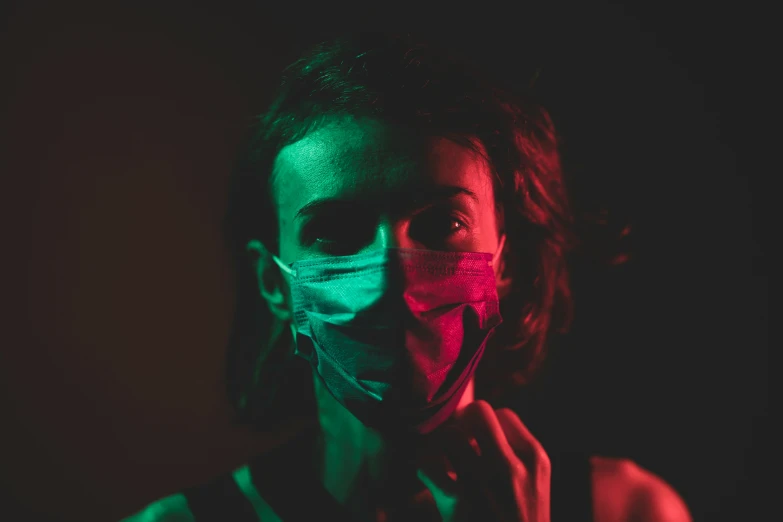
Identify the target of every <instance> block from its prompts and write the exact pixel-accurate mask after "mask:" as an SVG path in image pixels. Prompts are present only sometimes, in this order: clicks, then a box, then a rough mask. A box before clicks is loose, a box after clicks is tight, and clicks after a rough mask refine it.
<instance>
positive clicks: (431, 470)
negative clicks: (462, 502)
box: [419, 455, 458, 496]
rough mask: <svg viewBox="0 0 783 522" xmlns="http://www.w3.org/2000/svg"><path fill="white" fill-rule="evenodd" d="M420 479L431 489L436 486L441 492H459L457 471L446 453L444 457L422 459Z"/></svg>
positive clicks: (452, 493) (452, 494) (455, 493)
mask: <svg viewBox="0 0 783 522" xmlns="http://www.w3.org/2000/svg"><path fill="white" fill-rule="evenodd" d="M419 479H420V480H421V481H422V482H424V484H425V485H426V486H427V488H428V489H429V490H430V491H433V487H435V488H436V489H437V490H438V491H439V492H440V493H441V494H446V495H448V496H456V495H457V493H458V487H457V480H456V472H455V471H454V468H453V467H452V465H451V463H450V462H448V460H447V458H446V456H445V455H443V457H442V458H426V459H422V461H421V462H420V464H419Z"/></svg>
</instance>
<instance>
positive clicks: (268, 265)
mask: <svg viewBox="0 0 783 522" xmlns="http://www.w3.org/2000/svg"><path fill="white" fill-rule="evenodd" d="M245 248H246V250H247V252H248V254H249V255H250V256H251V258H252V259H251V262H252V263H253V267H254V269H255V273H256V281H257V284H258V291H259V293H260V294H261V297H262V298H263V299H264V301H266V304H267V306H268V307H269V310H270V311H271V312H272V315H274V316H275V317H276V318H277V319H279V320H281V321H290V320H291V318H292V314H291V307H290V306H288V297H287V296H288V291H287V290H288V288H287V285H286V281H285V278H284V276H283V273H282V272H281V270H280V267H278V266H277V263H275V261H274V259H273V256H272V253H271V252H270V251H269V250H268V249H267V248H266V247H265V246H264V245H263V244H262V243H261V242H260V241H258V240H256V239H252V240H250V241H248V243H247V246H246V247H245Z"/></svg>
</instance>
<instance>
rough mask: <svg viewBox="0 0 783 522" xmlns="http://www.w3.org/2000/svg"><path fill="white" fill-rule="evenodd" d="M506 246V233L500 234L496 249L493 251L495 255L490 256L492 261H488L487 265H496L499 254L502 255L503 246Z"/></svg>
mask: <svg viewBox="0 0 783 522" xmlns="http://www.w3.org/2000/svg"><path fill="white" fill-rule="evenodd" d="M505 246H506V234H503V235H502V236H500V241H499V242H498V249H497V250H496V251H495V255H493V256H492V261H490V262H489V266H491V267H496V266H497V262H498V260H499V259H500V256H501V255H503V247H505Z"/></svg>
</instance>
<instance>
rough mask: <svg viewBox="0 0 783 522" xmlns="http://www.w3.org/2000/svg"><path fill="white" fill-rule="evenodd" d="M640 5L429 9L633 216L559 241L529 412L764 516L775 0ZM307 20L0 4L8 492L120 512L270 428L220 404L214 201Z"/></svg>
mask: <svg viewBox="0 0 783 522" xmlns="http://www.w3.org/2000/svg"><path fill="white" fill-rule="evenodd" d="M126 5H128V6H130V5H131V4H126ZM166 5H168V6H173V4H166ZM656 5H657V7H656V8H655V9H652V8H648V9H638V8H629V7H620V6H618V5H610V4H596V6H595V7H594V8H592V10H588V9H586V8H582V9H580V10H578V11H561V12H558V13H554V12H544V11H543V10H541V9H536V10H533V9H529V8H526V7H524V4H521V5H520V6H517V7H516V9H518V11H517V12H514V13H511V12H504V11H498V10H489V8H487V9H482V6H473V7H472V11H470V12H465V13H464V15H463V16H461V17H460V18H461V20H462V22H461V23H459V24H457V23H455V22H449V23H446V22H445V18H444V16H445V14H450V13H445V14H442V16H439V17H436V18H434V19H436V20H438V23H437V24H434V25H433V27H435V26H437V27H449V29H438V30H434V31H431V32H432V33H433V36H434V38H435V39H437V40H441V41H443V42H445V43H449V44H451V45H452V46H453V47H454V48H455V49H457V50H458V51H460V52H463V53H465V54H466V55H468V56H470V57H472V58H473V59H475V60H476V61H480V62H482V63H484V64H485V66H486V67H487V68H488V69H490V70H491V71H494V73H495V74H497V75H498V76H499V77H500V78H502V79H504V80H505V81H506V82H508V83H509V84H511V85H524V84H525V83H526V82H527V81H528V80H529V79H530V78H531V77H532V75H533V74H534V72H535V71H536V70H539V71H540V73H539V76H538V79H537V81H536V84H535V91H536V92H537V93H538V95H539V96H540V98H541V100H542V101H543V102H544V103H545V105H547V107H548V108H549V110H550V112H551V114H552V116H553V118H554V121H555V124H556V125H557V127H558V129H559V133H560V134H561V136H562V140H563V141H562V145H563V149H562V151H563V156H564V161H565V165H566V168H567V173H568V176H569V180H570V189H571V192H572V195H573V198H574V200H575V203H576V204H577V206H578V207H579V208H580V209H581V208H584V209H589V208H598V207H601V208H607V209H608V210H609V215H610V217H612V219H614V220H616V221H615V222H617V223H625V222H626V221H627V222H630V223H631V224H632V227H633V228H632V230H633V234H632V236H631V237H630V238H629V239H628V240H627V243H626V245H625V246H627V247H628V248H630V250H631V253H632V257H631V260H630V261H629V262H628V263H626V264H625V265H622V266H620V267H614V268H608V267H605V266H601V265H599V264H597V263H595V262H591V261H589V260H585V259H581V260H576V261H575V265H574V286H575V295H576V321H575V324H574V327H573V330H572V332H571V334H570V335H568V336H565V337H561V338H557V339H556V340H555V341H554V342H553V347H552V353H551V357H550V359H549V362H548V364H547V365H546V367H545V371H544V373H543V374H542V376H541V378H540V379H539V381H537V382H536V383H535V384H534V385H533V386H531V387H530V388H529V389H528V390H527V391H525V392H524V393H523V394H521V395H520V397H519V398H518V399H517V402H518V407H519V411H520V413H521V414H522V416H523V420H524V421H525V422H526V423H527V424H528V425H529V426H530V427H531V429H532V430H533V432H534V433H535V434H537V435H538V436H539V438H540V439H541V440H542V441H544V442H545V443H551V444H558V445H561V446H565V447H571V448H575V449H583V450H589V451H592V452H596V453H602V454H607V455H618V456H628V457H631V458H633V459H635V460H636V461H637V462H639V463H640V464H641V465H643V466H645V467H646V468H648V469H650V470H652V471H654V472H655V473H657V474H659V475H661V476H662V477H664V478H665V479H666V480H667V481H669V482H670V483H671V484H672V485H673V486H674V487H675V488H676V489H677V490H678V491H679V492H680V493H681V494H682V496H683V497H684V498H685V500H686V501H687V503H688V504H689V506H690V508H691V510H692V512H693V514H694V517H695V518H696V519H697V520H758V519H767V517H768V516H769V513H768V512H767V510H768V509H770V508H771V506H772V504H771V502H770V500H769V495H770V494H771V488H770V484H771V479H766V478H765V477H766V475H769V474H770V473H771V471H772V469H773V464H772V461H773V454H772V449H771V436H770V435H769V431H768V430H769V422H768V420H767V409H768V384H767V379H768V373H767V358H768V353H767V347H768V345H767V310H768V308H767V272H766V270H767V269H766V265H765V264H764V261H763V259H762V244H761V243H762V238H764V237H766V235H765V232H766V231H767V230H768V227H769V225H768V223H769V217H768V216H769V208H770V206H769V205H765V204H763V203H762V199H763V200H764V201H765V202H766V201H767V200H766V197H767V196H769V195H770V191H769V190H766V191H764V190H762V188H761V187H762V185H764V184H765V183H766V180H767V179H769V178H770V176H771V173H772V170H774V169H770V168H769V167H766V168H759V167H758V166H757V165H756V164H755V163H754V161H755V162H756V163H758V161H757V160H758V159H759V154H760V153H759V151H760V150H763V149H764V148H765V147H766V146H767V145H766V143H765V142H766V141H767V140H769V141H770V142H771V139H769V134H768V133H766V131H765V130H764V129H763V127H764V122H766V121H768V120H770V117H768V116H767V113H768V110H769V109H768V106H767V105H766V102H765V101H763V98H762V93H764V92H765V91H766V90H767V89H768V88H767V87H766V85H767V84H766V80H765V74H766V72H765V71H767V70H769V69H770V68H771V66H770V63H771V62H768V61H767V58H766V53H767V49H768V48H769V45H770V42H771V38H770V37H769V36H768V34H769V33H767V32H766V31H765V30H763V29H762V26H763V25H764V20H765V19H766V18H767V17H768V15H767V14H764V13H760V12H755V13H754V12H753V11H752V9H751V8H750V7H748V6H746V7H745V8H744V11H743V13H742V15H741V16H740V14H738V13H736V12H728V11H725V12H719V11H715V10H714V7H709V8H707V7H705V8H700V7H698V6H695V5H694V6H687V7H684V6H682V5H680V6H679V7H677V8H676V9H668V8H664V7H662V6H660V5H658V4H656ZM281 7H282V8H285V7H286V6H285V5H282V6H281ZM293 7H296V6H293ZM301 10H303V11H304V10H306V8H305V7H304V6H301ZM332 14H333V15H334V16H332V18H334V19H335V20H336V19H338V18H341V17H340V16H338V15H337V13H332ZM381 14H382V15H383V13H381ZM387 14H388V15H389V16H397V15H400V14H401V13H397V12H392V11H391V10H389V12H388V13H387ZM451 14H453V13H451ZM466 15H467V16H466ZM299 16H300V18H301V13H300V14H299ZM377 17H378V15H377V14H376V15H375V16H374V18H377ZM300 18H294V17H292V16H291V14H290V13H287V14H285V15H283V14H281V12H280V11H274V12H273V11H272V10H271V8H269V9H267V8H264V7H260V6H257V7H254V8H249V7H236V6H233V5H232V6H231V7H229V6H226V5H218V4H217V3H215V5H214V6H212V7H210V8H204V7H198V8H197V7H194V6H187V7H185V6H184V4H183V5H181V6H178V7H177V8H174V7H168V8H166V9H163V8H142V7H138V6H137V7H125V8H121V9H120V8H117V7H111V8H108V7H104V8H101V9H97V8H94V7H87V6H84V5H78V6H77V5H74V4H71V3H61V4H57V3H51V5H46V4H41V3H28V4H27V5H26V6H25V7H22V6H21V4H10V5H7V6H6V7H5V11H4V27H3V40H2V46H1V47H0V48H1V49H2V51H1V52H2V54H3V61H2V63H3V66H2V72H0V75H2V86H0V89H2V91H0V93H1V94H2V97H1V98H0V103H1V104H2V105H1V106H2V124H1V125H2V127H1V128H0V138H2V139H1V140H0V143H1V146H0V147H1V148H0V152H2V157H1V158H0V173H1V174H2V185H3V187H4V188H3V189H2V190H1V191H0V193H2V195H3V200H4V202H3V206H2V209H3V210H2V212H3V215H2V216H1V217H2V223H3V227H4V229H5V230H4V231H3V254H4V255H3V258H4V261H5V262H7V263H9V266H8V268H7V269H5V270H4V271H3V272H4V275H5V276H6V277H7V278H8V281H7V283H6V284H5V288H6V289H7V291H6V295H7V296H8V298H9V299H8V303H9V308H8V309H9V310H10V313H9V314H8V315H6V319H7V320H8V326H7V327H5V328H4V331H5V332H6V335H7V340H6V341H5V343H4V348H3V350H2V364H1V365H0V370H2V386H3V394H2V401H3V403H2V408H3V410H2V411H3V412H4V413H5V418H4V420H3V424H2V429H0V433H2V435H1V437H2V439H1V440H0V443H1V444H0V448H2V452H3V453H2V457H0V462H2V463H3V464H2V466H1V468H2V481H3V497H2V498H3V501H4V505H5V507H4V508H3V509H5V510H15V511H19V512H21V513H27V514H29V517H30V518H34V519H41V520H43V519H52V520H84V521H89V520H115V519H118V518H119V517H121V516H124V515H127V514H128V513H129V512H131V511H134V510H136V509H138V508H139V507H141V506H142V505H143V504H145V503H147V502H149V501H151V500H153V499H155V498H158V497H160V496H162V495H165V494H168V493H171V492H173V491H175V490H178V489H181V488H182V487H185V486H188V485H192V484H195V483H198V482H201V481H203V480H205V479H206V478H208V477H210V476H212V475H214V474H216V473H218V472H222V471H225V470H227V469H230V468H231V467H232V466H234V465H237V464H239V463H240V462H242V461H243V460H244V459H246V458H247V457H248V456H249V455H251V454H252V453H254V452H256V451H259V450H261V449H263V448H265V447H267V446H268V445H269V444H270V443H271V441H272V439H273V436H272V435H263V434H262V435H257V436H251V435H250V434H248V433H245V432H244V431H242V430H240V429H238V428H235V427H232V426H230V424H229V421H228V419H229V411H228V407H227V405H226V402H225V398H224V397H223V395H222V389H223V383H222V380H221V379H222V357H223V350H224V347H225V341H226V339H227V335H228V328H229V325H230V318H231V307H232V303H233V301H232V293H233V288H232V282H233V281H232V278H231V265H230V263H229V261H228V259H227V255H226V252H225V251H224V250H223V248H222V244H221V243H220V229H219V225H220V218H221V216H222V212H223V210H224V204H225V201H224V200H225V193H226V181H227V177H228V173H229V171H230V168H231V165H232V162H233V160H234V155H235V153H236V151H237V147H238V145H239V141H240V139H241V137H242V135H243V132H244V131H245V129H246V128H247V125H248V124H249V122H250V118H251V117H252V116H253V115H254V114H256V113H258V112H260V111H261V110H263V108H264V106H265V104H266V103H268V102H269V98H270V96H271V92H272V90H273V88H274V86H275V82H276V81H277V78H278V76H279V73H280V70H281V69H282V67H283V66H284V65H285V64H286V63H288V62H289V61H290V60H291V59H292V58H293V57H295V56H296V55H297V54H298V52H299V51H300V50H301V49H302V48H303V47H304V46H306V45H308V44H310V43H313V42H315V41H317V40H319V39H321V37H324V36H328V35H329V34H331V33H333V32H336V30H337V27H336V26H335V30H334V31H332V30H331V27H332V26H331V25H330V24H328V23H327V22H326V21H325V19H322V18H321V17H320V16H318V15H316V14H315V13H313V18H314V20H319V21H320V24H319V25H320V26H321V29H319V30H315V31H313V30H309V29H307V27H309V26H314V25H316V24H315V22H314V20H313V21H312V23H308V24H303V23H302V20H301V19H300ZM406 18H407V20H408V21H409V22H410V21H411V20H416V21H417V23H418V22H421V21H423V17H422V16H418V15H416V16H411V15H407V17H406ZM343 20H344V21H345V20H346V19H345V18H343ZM498 20H500V21H501V22H500V23H501V25H497V24H498ZM284 22H288V23H284ZM467 22H470V23H467ZM324 28H329V29H330V30H325V29H324ZM344 28H349V29H350V28H353V29H356V28H357V27H356V26H351V25H348V24H343V26H342V27H340V28H339V29H344ZM362 28H364V27H362ZM740 151H742V152H740ZM773 516H774V515H773ZM3 518H6V517H5V516H3ZM22 518H23V517H22ZM13 519H14V520H20V515H15V516H14V517H13Z"/></svg>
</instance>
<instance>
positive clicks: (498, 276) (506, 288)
mask: <svg viewBox="0 0 783 522" xmlns="http://www.w3.org/2000/svg"><path fill="white" fill-rule="evenodd" d="M506 245H507V243H506V241H505V233H504V240H503V245H501V251H500V255H498V260H497V264H496V266H495V286H496V287H497V289H498V298H499V299H503V298H504V297H506V296H507V295H508V293H509V292H510V291H511V282H512V280H511V276H509V275H508V272H507V271H506Z"/></svg>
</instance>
